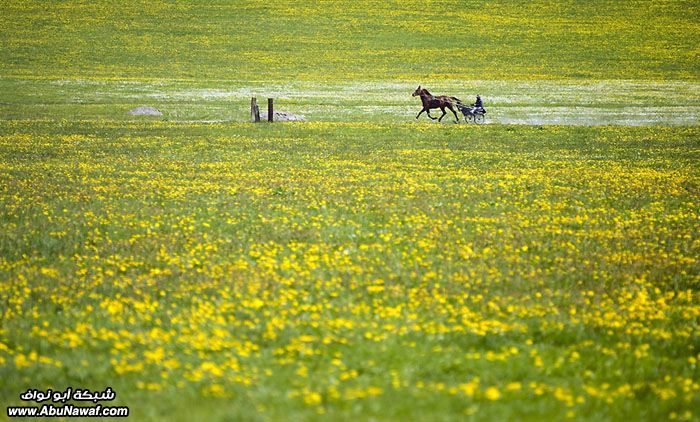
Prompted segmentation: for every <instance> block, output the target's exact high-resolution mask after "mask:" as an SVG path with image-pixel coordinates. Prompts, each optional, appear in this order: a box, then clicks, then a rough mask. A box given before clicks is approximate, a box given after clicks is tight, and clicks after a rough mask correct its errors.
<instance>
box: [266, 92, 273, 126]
mask: <svg viewBox="0 0 700 422" xmlns="http://www.w3.org/2000/svg"><path fill="white" fill-rule="evenodd" d="M272 116H273V112H272V98H268V99H267V121H268V122H270V123H272V120H273V119H272Z"/></svg>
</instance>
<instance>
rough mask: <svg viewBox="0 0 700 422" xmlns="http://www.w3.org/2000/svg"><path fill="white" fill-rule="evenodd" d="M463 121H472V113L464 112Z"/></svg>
mask: <svg viewBox="0 0 700 422" xmlns="http://www.w3.org/2000/svg"><path fill="white" fill-rule="evenodd" d="M464 121H465V122H467V123H474V115H473V114H465V115H464Z"/></svg>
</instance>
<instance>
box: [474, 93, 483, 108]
mask: <svg viewBox="0 0 700 422" xmlns="http://www.w3.org/2000/svg"><path fill="white" fill-rule="evenodd" d="M472 107H474V109H476V110H484V103H483V102H482V101H481V96H479V95H478V94H477V96H476V102H475V103H474V104H472Z"/></svg>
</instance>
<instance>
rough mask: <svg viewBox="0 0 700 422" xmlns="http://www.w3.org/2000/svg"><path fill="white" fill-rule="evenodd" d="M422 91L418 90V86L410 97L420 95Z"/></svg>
mask: <svg viewBox="0 0 700 422" xmlns="http://www.w3.org/2000/svg"><path fill="white" fill-rule="evenodd" d="M422 91H423V90H422V89H420V85H418V88H416V90H415V91H413V94H412V95H411V96H412V97H415V96H416V95H420V94H421V92H422Z"/></svg>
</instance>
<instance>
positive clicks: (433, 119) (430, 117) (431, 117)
mask: <svg viewBox="0 0 700 422" xmlns="http://www.w3.org/2000/svg"><path fill="white" fill-rule="evenodd" d="M428 117H430V118H431V119H433V120H435V119H437V117H433V116H431V115H430V109H428Z"/></svg>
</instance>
